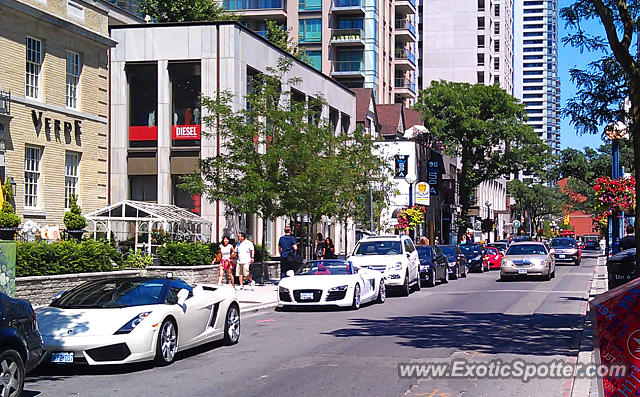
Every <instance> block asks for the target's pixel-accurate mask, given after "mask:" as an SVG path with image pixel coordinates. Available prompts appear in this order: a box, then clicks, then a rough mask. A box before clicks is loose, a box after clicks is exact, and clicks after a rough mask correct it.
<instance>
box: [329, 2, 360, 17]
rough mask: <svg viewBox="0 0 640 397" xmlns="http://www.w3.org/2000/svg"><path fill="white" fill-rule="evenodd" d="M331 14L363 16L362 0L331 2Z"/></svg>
mask: <svg viewBox="0 0 640 397" xmlns="http://www.w3.org/2000/svg"><path fill="white" fill-rule="evenodd" d="M331 12H332V13H334V14H337V13H339V14H354V13H356V14H364V9H363V5H362V0H333V1H332V7H331Z"/></svg>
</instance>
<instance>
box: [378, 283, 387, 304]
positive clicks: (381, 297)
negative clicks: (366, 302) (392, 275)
mask: <svg viewBox="0 0 640 397" xmlns="http://www.w3.org/2000/svg"><path fill="white" fill-rule="evenodd" d="M386 299H387V288H386V287H385V286H384V280H380V288H379V290H378V299H377V300H376V302H378V303H384V301H385V300H386Z"/></svg>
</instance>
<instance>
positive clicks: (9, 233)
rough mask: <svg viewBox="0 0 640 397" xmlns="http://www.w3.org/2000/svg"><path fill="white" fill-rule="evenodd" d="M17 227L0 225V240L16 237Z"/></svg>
mask: <svg viewBox="0 0 640 397" xmlns="http://www.w3.org/2000/svg"><path fill="white" fill-rule="evenodd" d="M17 230H18V229H17V228H15V227H0V240H13V239H15V238H16V231H17Z"/></svg>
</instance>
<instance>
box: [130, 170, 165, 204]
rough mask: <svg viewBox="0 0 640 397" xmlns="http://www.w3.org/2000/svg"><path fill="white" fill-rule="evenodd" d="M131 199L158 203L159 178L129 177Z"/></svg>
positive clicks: (148, 176) (146, 176) (153, 176)
mask: <svg viewBox="0 0 640 397" xmlns="http://www.w3.org/2000/svg"><path fill="white" fill-rule="evenodd" d="M129 199H130V200H136V201H149V202H152V203H155V202H157V201H158V181H157V177H156V176H155V175H129Z"/></svg>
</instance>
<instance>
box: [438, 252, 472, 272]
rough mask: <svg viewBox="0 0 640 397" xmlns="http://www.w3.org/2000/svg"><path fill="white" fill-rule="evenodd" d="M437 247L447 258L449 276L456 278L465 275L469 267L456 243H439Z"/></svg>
mask: <svg viewBox="0 0 640 397" xmlns="http://www.w3.org/2000/svg"><path fill="white" fill-rule="evenodd" d="M438 248H440V250H441V251H442V253H443V254H444V256H445V257H446V258H447V262H448V264H449V277H450V278H452V279H454V280H455V279H457V278H459V277H467V273H468V272H469V269H468V268H467V258H465V256H464V255H463V254H462V251H460V248H458V246H456V245H439V246H438Z"/></svg>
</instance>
